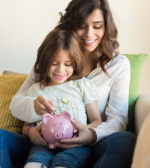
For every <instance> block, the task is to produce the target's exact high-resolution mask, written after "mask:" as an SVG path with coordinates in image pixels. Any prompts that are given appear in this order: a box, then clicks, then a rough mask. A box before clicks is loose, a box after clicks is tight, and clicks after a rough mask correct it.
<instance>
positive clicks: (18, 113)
mask: <svg viewBox="0 0 150 168" xmlns="http://www.w3.org/2000/svg"><path fill="white" fill-rule="evenodd" d="M35 79H36V76H35V73H34V71H33V69H32V71H31V73H30V75H29V76H28V78H27V79H26V80H25V82H24V83H23V85H22V86H21V88H20V89H19V90H18V92H17V93H16V95H15V96H14V97H13V99H12V101H11V103H10V110H11V113H12V115H13V116H14V117H16V118H18V119H20V120H22V121H26V122H35V121H38V120H40V119H41V115H42V114H44V113H46V112H50V113H51V112H52V111H53V109H52V106H53V104H52V103H51V102H50V101H49V100H48V99H46V98H45V97H43V96H39V97H37V98H32V97H29V96H27V90H28V89H29V87H30V86H32V85H33V83H34V81H35Z"/></svg>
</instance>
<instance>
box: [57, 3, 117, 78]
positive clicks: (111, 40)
mask: <svg viewBox="0 0 150 168" xmlns="http://www.w3.org/2000/svg"><path fill="white" fill-rule="evenodd" d="M95 9H100V10H101V11H102V13H103V17H104V24H105V34H104V37H103V40H102V42H101V44H100V45H99V46H98V47H97V48H96V50H94V51H93V52H92V54H93V56H95V55H96V56H97V54H99V57H98V60H97V57H96V58H95V59H96V60H95V63H97V62H99V63H100V66H101V68H102V70H103V71H104V72H105V73H106V74H107V71H106V68H105V65H106V64H107V63H108V62H109V61H110V60H111V59H112V58H113V57H114V56H116V55H117V54H118V50H117V49H118V47H119V43H118V41H117V34H118V31H117V27H116V25H115V22H114V19H113V16H112V13H111V11H110V8H109V5H108V2H107V0H72V1H71V2H70V3H69V4H68V6H67V8H66V10H65V11H66V12H65V14H64V15H63V14H62V13H60V14H61V18H60V21H59V24H60V25H64V26H65V27H67V28H68V29H70V30H73V31H77V30H78V29H79V28H80V27H81V26H82V24H83V23H84V22H86V20H87V19H88V17H89V16H90V14H91V13H92V12H93V11H94V10H95ZM107 75H108V74H107Z"/></svg>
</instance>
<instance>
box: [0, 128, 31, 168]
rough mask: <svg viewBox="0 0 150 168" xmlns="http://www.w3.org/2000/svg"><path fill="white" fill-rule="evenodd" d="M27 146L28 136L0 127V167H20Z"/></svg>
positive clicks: (25, 156) (23, 160) (28, 145)
mask: <svg viewBox="0 0 150 168" xmlns="http://www.w3.org/2000/svg"><path fill="white" fill-rule="evenodd" d="M29 148H30V141H29V139H28V137H26V136H24V135H20V134H15V133H13V132H9V131H5V130H2V129H0V168H11V167H12V165H13V166H14V167H15V168H22V167H23V164H24V163H25V160H26V159H27V155H28V151H29Z"/></svg>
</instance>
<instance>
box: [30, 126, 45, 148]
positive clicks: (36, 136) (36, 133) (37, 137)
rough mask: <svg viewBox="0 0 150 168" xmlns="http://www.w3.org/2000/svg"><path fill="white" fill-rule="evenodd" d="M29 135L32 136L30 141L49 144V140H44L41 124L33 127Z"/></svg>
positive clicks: (37, 143)
mask: <svg viewBox="0 0 150 168" xmlns="http://www.w3.org/2000/svg"><path fill="white" fill-rule="evenodd" d="M28 136H29V138H30V141H31V142H32V143H33V144H36V145H44V146H48V144H47V142H46V141H45V140H44V138H43V137H42V135H41V125H39V126H36V127H31V128H30V130H29V132H28Z"/></svg>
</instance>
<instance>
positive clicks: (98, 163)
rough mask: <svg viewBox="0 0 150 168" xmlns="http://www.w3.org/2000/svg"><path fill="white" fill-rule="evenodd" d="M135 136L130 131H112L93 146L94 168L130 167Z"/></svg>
mask: <svg viewBox="0 0 150 168" xmlns="http://www.w3.org/2000/svg"><path fill="white" fill-rule="evenodd" d="M135 142H136V137H135V135H134V134H132V133H130V132H117V133H113V134H111V135H109V136H107V137H105V138H103V139H102V140H101V141H99V142H98V143H97V144H96V145H94V146H93V150H92V158H93V159H94V160H93V161H94V163H95V164H94V168H110V167H111V168H130V167H131V162H132V156H133V151H134V146H135Z"/></svg>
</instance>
